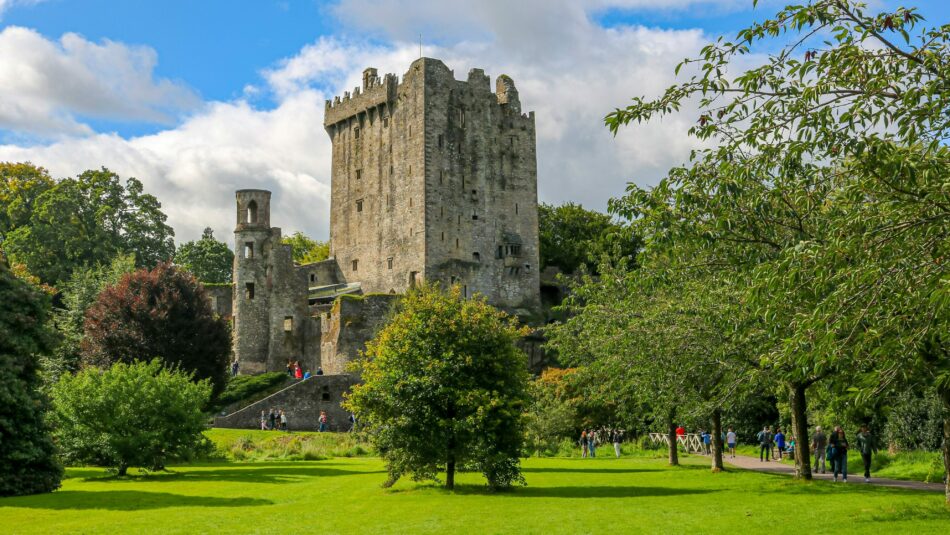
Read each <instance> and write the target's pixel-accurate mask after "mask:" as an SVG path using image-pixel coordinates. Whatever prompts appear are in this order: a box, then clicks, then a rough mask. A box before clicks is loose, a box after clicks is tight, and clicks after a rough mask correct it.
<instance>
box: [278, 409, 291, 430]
mask: <svg viewBox="0 0 950 535" xmlns="http://www.w3.org/2000/svg"><path fill="white" fill-rule="evenodd" d="M280 428H281V429H282V430H284V431H287V432H289V431H290V430H289V429H288V428H287V413H286V412H284V409H280Z"/></svg>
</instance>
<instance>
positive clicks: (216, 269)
mask: <svg viewBox="0 0 950 535" xmlns="http://www.w3.org/2000/svg"><path fill="white" fill-rule="evenodd" d="M175 263H176V264H177V265H179V266H181V267H182V268H184V269H186V270H188V271H190V272H191V273H192V274H193V275H194V276H195V278H197V279H198V280H199V281H201V282H205V283H225V282H231V271H232V270H233V266H234V251H232V250H231V248H230V247H228V245H227V244H226V243H224V242H220V241H218V240H216V239H214V232H213V231H212V230H211V228H206V229H205V230H204V233H203V234H202V235H201V239H200V240H197V241H190V242H187V243H183V244H181V245H180V246H179V247H178V251H177V252H175Z"/></svg>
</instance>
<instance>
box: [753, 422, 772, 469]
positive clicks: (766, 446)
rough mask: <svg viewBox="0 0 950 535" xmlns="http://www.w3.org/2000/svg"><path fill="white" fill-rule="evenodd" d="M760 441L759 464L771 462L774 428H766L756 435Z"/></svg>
mask: <svg viewBox="0 0 950 535" xmlns="http://www.w3.org/2000/svg"><path fill="white" fill-rule="evenodd" d="M756 438H757V439H758V440H759V462H760V463H761V462H763V461H769V460H771V459H769V453H771V452H772V428H771V427H769V426H765V427H763V428H762V430H761V431H759V434H758V435H756Z"/></svg>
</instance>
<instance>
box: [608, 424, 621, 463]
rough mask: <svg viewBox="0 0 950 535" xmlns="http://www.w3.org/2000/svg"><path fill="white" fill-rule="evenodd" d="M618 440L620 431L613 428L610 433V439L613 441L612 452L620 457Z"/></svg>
mask: <svg viewBox="0 0 950 535" xmlns="http://www.w3.org/2000/svg"><path fill="white" fill-rule="evenodd" d="M620 440H621V435H620V431H618V430H617V429H614V431H613V433H611V435H610V441H611V442H613V443H614V453H615V454H616V455H617V458H618V459H619V458H620Z"/></svg>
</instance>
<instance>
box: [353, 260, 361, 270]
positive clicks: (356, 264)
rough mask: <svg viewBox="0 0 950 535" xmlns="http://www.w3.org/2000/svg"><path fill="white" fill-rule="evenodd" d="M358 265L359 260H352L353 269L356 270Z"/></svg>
mask: <svg viewBox="0 0 950 535" xmlns="http://www.w3.org/2000/svg"><path fill="white" fill-rule="evenodd" d="M359 266H360V261H359V260H354V261H353V271H356V268H358V267H359Z"/></svg>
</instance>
